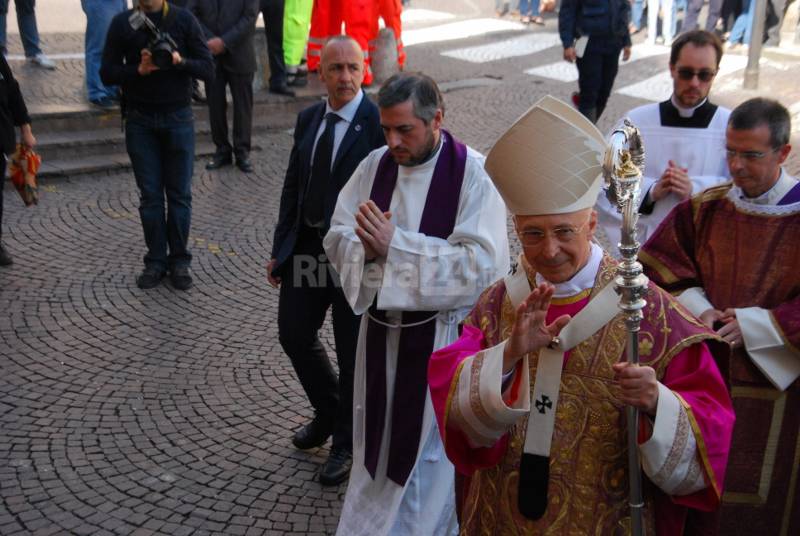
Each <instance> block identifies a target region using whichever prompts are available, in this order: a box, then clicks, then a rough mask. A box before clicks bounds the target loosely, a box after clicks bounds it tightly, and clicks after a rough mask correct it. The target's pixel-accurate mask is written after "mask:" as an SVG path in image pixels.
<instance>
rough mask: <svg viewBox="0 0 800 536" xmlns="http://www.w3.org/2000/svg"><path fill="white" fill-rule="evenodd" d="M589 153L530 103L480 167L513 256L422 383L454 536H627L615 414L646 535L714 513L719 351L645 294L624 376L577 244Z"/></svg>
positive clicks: (675, 530)
mask: <svg viewBox="0 0 800 536" xmlns="http://www.w3.org/2000/svg"><path fill="white" fill-rule="evenodd" d="M544 132H546V133H547V135H546V136H542V135H541V133H544ZM604 145H605V143H604V140H603V137H602V135H601V134H600V133H599V132H598V131H597V129H596V128H595V127H594V125H592V124H591V123H590V122H589V121H588V120H586V119H585V118H584V117H583V116H581V115H580V114H578V113H577V112H576V111H575V110H574V109H573V108H572V107H570V106H568V105H567V104H565V103H563V102H561V101H558V100H556V99H553V98H551V97H545V98H544V99H542V100H541V101H539V102H538V103H537V104H536V105H534V106H533V107H532V108H531V109H530V110H529V111H528V112H527V113H526V114H525V115H523V117H522V118H520V119H519V120H518V121H517V122H516V123H515V124H514V125H513V126H512V127H511V128H510V129H509V130H508V131H507V132H506V133H505V134H504V135H503V136H502V137H501V138H500V140H499V141H498V142H497V143H496V144H495V146H494V148H493V149H492V151H491V152H490V154H489V156H488V157H487V161H486V169H487V171H488V173H489V175H490V176H491V177H492V180H493V181H494V183H495V185H496V186H497V189H498V190H499V191H500V193H501V195H502V196H503V199H504V200H505V201H506V204H507V205H508V208H509V210H511V212H512V214H513V215H514V225H515V228H516V232H517V236H518V237H519V240H520V242H521V244H522V248H523V253H522V254H521V255H520V257H519V261H518V265H517V269H516V271H515V272H514V273H513V274H511V275H509V276H507V277H505V278H503V279H500V280H498V281H497V282H495V283H494V284H493V285H491V286H490V287H489V288H488V289H487V290H486V291H485V292H484V293H483V294H482V295H481V297H480V299H479V300H478V303H477V305H476V306H475V307H474V308H473V310H472V312H471V313H470V314H469V315H468V316H467V317H466V319H465V320H464V323H463V332H462V335H461V337H460V338H459V340H458V341H456V342H455V343H454V344H452V345H450V346H448V347H447V348H443V349H441V350H438V351H437V352H435V353H434V355H433V356H432V357H431V361H430V364H429V369H428V377H429V380H428V381H429V383H430V386H431V397H432V399H433V404H434V407H435V409H436V416H437V419H438V423H439V430H440V432H441V434H442V438H443V441H444V444H445V449H446V452H447V455H448V457H449V458H450V460H451V461H452V462H453V463H454V465H455V466H456V469H457V470H458V472H459V473H460V474H461V475H462V476H461V478H460V479H459V481H460V489H459V491H460V493H457V494H458V495H459V496H460V497H461V501H460V505H459V506H460V508H459V511H460V522H461V534H564V535H567V534H617V533H625V531H626V530H629V527H630V508H629V500H628V498H629V492H628V452H627V450H628V447H627V441H626V437H627V431H626V419H625V407H626V406H627V405H633V406H635V407H636V408H637V409H638V410H639V411H640V416H641V417H640V437H639V445H638V448H639V451H640V455H641V459H642V470H643V473H644V478H643V480H644V484H645V485H644V490H645V493H644V496H645V508H644V521H645V526H646V527H647V528H648V529H649V531H648V534H659V535H678V534H683V531H684V529H685V528H686V527H687V526H688V525H691V524H692V523H694V522H695V521H696V520H701V519H704V516H703V515H700V514H698V515H695V513H697V512H700V511H705V512H708V511H714V510H715V509H717V508H718V506H719V502H720V497H721V494H722V485H723V481H724V476H725V475H724V473H725V464H726V460H727V456H728V447H729V443H730V437H731V430H732V427H733V420H734V416H733V411H732V409H731V401H730V398H729V397H728V394H727V390H726V387H725V383H724V381H723V379H722V377H721V375H720V372H719V370H718V368H717V365H716V363H715V357H718V358H720V359H723V360H724V359H725V358H726V357H727V355H728V348H727V345H726V344H724V343H723V342H722V341H721V339H720V338H719V337H718V336H716V335H715V334H713V333H712V332H711V331H710V330H708V329H707V328H705V326H703V324H702V323H700V322H699V321H698V320H697V319H695V318H694V317H693V316H692V315H691V314H690V313H689V312H688V311H687V310H686V309H685V308H683V307H682V306H681V305H680V304H679V303H677V302H676V301H675V300H674V299H673V298H672V297H671V296H670V295H669V294H667V293H666V292H664V291H662V290H661V289H659V288H658V287H656V286H655V285H653V284H650V285H649V287H648V292H647V295H646V299H647V306H646V307H645V308H644V310H643V314H644V318H643V320H642V323H641V331H640V333H639V344H640V348H639V353H640V359H641V366H633V365H630V364H628V363H627V362H625V355H624V353H625V352H624V349H625V342H626V339H627V337H626V330H625V324H624V320H623V317H622V314H621V313H620V311H619V308H618V300H619V298H618V296H617V294H616V292H615V290H614V283H613V278H614V276H615V273H616V262H615V261H614V260H613V259H612V258H611V257H609V255H608V254H607V253H605V252H604V251H603V250H602V249H601V248H600V246H598V245H597V244H596V243H594V242H593V241H592V237H593V233H594V231H595V229H596V226H597V216H596V213H595V212H594V210H592V205H593V204H594V202H595V199H596V198H597V194H598V191H599V189H600V183H601V182H602V179H601V177H600V169H601V167H600V163H601V159H602V155H603V150H604ZM712 351H713V352H714V353H713V354H712Z"/></svg>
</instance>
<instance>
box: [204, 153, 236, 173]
mask: <svg viewBox="0 0 800 536" xmlns="http://www.w3.org/2000/svg"><path fill="white" fill-rule="evenodd" d="M231 164H233V158H231V155H229V154H215V155H214V156H212V157H211V160H209V161H208V164H206V169H208V170H212V169H219V168H221V167H225V166H230V165H231Z"/></svg>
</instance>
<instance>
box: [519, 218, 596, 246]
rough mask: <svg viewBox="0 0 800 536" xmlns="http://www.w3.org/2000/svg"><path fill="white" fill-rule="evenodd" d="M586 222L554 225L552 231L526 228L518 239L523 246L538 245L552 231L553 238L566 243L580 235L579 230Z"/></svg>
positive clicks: (583, 227)
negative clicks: (575, 224)
mask: <svg viewBox="0 0 800 536" xmlns="http://www.w3.org/2000/svg"><path fill="white" fill-rule="evenodd" d="M588 224H589V222H588V221H587V222H586V223H584V224H583V225H581V226H580V227H572V226H570V225H563V226H559V227H556V228H555V229H553V230H552V231H544V230H542V229H527V230H525V231H522V232H521V233H519V240H520V242H522V245H523V246H540V245H542V244H543V243H544V241H545V238H546V237H547V235H548V234H551V233H552V235H553V238H555V239H556V240H557V241H558V242H560V243H562V244H568V243H570V242H573V241H575V239H577V238H578V236H580V234H581V231H583V230H584V229H585V228H586V226H587V225H588Z"/></svg>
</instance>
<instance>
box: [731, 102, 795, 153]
mask: <svg viewBox="0 0 800 536" xmlns="http://www.w3.org/2000/svg"><path fill="white" fill-rule="evenodd" d="M728 126H729V127H730V128H732V129H734V130H752V129H754V128H758V127H760V126H766V127H768V128H769V143H770V145H771V146H772V147H773V148H774V149H777V148H779V147H783V146H784V145H786V144H787V143H789V136H790V135H791V132H792V118H791V117H790V116H789V111H788V110H787V109H786V108H785V107H784V106H783V105H782V104H781V103H779V102H778V101H776V100H772V99H765V98H763V97H756V98H754V99H750V100H746V101H744V102H743V103H741V104H740V105H739V106H737V107H736V108H734V110H733V111H732V112H731V116H730V118H728Z"/></svg>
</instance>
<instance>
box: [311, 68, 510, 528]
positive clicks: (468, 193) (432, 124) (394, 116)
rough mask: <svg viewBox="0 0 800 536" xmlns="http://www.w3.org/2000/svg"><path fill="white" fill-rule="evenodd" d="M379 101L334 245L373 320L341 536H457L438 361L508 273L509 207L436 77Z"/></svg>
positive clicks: (336, 219) (360, 372) (363, 357)
mask: <svg viewBox="0 0 800 536" xmlns="http://www.w3.org/2000/svg"><path fill="white" fill-rule="evenodd" d="M378 106H379V109H380V118H381V126H382V127H383V131H384V134H385V136H386V145H387V147H384V148H381V149H377V150H375V151H373V152H372V153H370V154H369V155H368V156H367V157H366V158H365V159H364V161H362V162H361V164H360V165H359V167H358V168H357V169H356V171H355V173H354V174H353V176H352V177H351V178H350V180H349V181H348V183H347V185H346V186H345V187H344V188H343V189H342V191H341V193H340V194H339V198H338V201H337V204H336V209H335V211H334V214H333V219H332V221H331V228H330V231H329V232H328V234H327V235H326V236H325V240H324V247H325V251H326V253H327V256H328V258H329V259H330V262H331V264H332V265H333V266H334V267H335V268H336V270H337V272H338V274H339V276H340V279H341V283H342V289H343V291H344V294H345V296H346V297H347V300H348V301H349V303H350V305H351V306H352V307H353V310H354V312H355V313H356V314H363V315H364V316H363V320H362V322H361V331H360V333H359V340H358V350H357V353H356V368H355V382H354V396H353V468H352V470H351V473H350V482H349V485H348V488H347V494H346V496H345V500H344V505H343V507H342V513H341V518H340V521H339V527H338V531H337V534H340V535H346V536H353V535H361V534H363V535H365V536H379V535H383V534H396V535H409V534H426V535H427V534H431V535H433V534H435V535H450V534H457V533H458V523H457V519H456V513H455V498H454V485H453V482H454V470H453V466H452V464H450V462H449V461H448V460H447V458H446V456H445V455H444V449H443V448H442V443H441V440H440V437H439V432H438V430H437V428H436V419H435V417H434V413H433V407H432V405H431V401H430V395H429V389H428V383H427V366H428V360H429V358H430V355H431V353H432V352H433V351H434V350H435V349H437V348H441V347H442V346H445V345H447V344H449V343H451V342H452V341H454V340H455V339H456V338H457V337H458V331H457V329H458V323H459V322H460V321H461V320H462V319H463V318H464V316H465V315H466V314H467V313H468V312H469V310H470V309H471V308H472V306H473V305H474V304H475V300H476V299H477V298H478V295H479V294H480V292H481V290H482V289H483V288H484V287H485V286H486V285H488V284H490V283H491V282H492V281H494V280H495V279H497V278H498V277H501V276H502V275H503V274H505V273H507V272H508V268H509V250H508V236H507V231H506V209H505V205H504V204H503V200H502V198H501V197H500V195H499V193H498V192H497V190H496V189H495V187H494V185H493V184H492V181H491V180H490V179H489V177H488V176H487V175H486V172H485V171H484V169H483V162H484V159H483V156H481V155H480V154H479V153H477V152H475V151H474V150H472V149H471V148H469V147H467V146H466V145H464V144H463V143H461V142H460V141H458V140H457V139H456V138H454V137H453V136H452V135H451V134H450V133H449V132H447V131H446V130H444V129H442V128H441V125H442V120H443V116H444V104H443V102H442V98H441V94H440V92H439V89H438V87H437V86H436V83H435V82H434V81H433V80H432V79H430V78H429V77H427V76H425V75H422V74H414V73H401V74H399V75H395V76H393V77H392V78H390V79H389V80H387V81H386V83H384V85H383V86H382V87H381V89H380V91H379V93H378Z"/></svg>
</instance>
